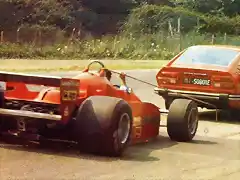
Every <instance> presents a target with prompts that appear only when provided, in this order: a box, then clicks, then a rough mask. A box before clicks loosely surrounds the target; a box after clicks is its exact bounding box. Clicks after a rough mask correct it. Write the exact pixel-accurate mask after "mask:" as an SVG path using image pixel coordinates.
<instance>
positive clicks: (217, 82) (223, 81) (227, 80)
mask: <svg viewBox="0 0 240 180" xmlns="http://www.w3.org/2000/svg"><path fill="white" fill-rule="evenodd" d="M212 85H213V87H215V88H222V89H233V88H234V87H235V86H234V82H233V80H232V78H231V77H228V76H227V77H213V78H212Z"/></svg>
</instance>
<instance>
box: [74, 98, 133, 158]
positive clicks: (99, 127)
mask: <svg viewBox="0 0 240 180" xmlns="http://www.w3.org/2000/svg"><path fill="white" fill-rule="evenodd" d="M132 119H133V118H132V110H131V107H130V106H129V105H128V103H127V102H126V101H124V100H122V99H118V98H113V97H107V96H92V97H89V98H88V99H86V100H85V101H84V102H83V103H82V105H81V106H80V107H79V110H78V114H77V117H76V124H75V127H74V128H75V133H74V134H75V137H76V140H77V142H78V143H79V145H80V149H81V150H83V151H84V152H88V153H94V154H98V155H104V156H114V157H118V156H121V155H122V153H123V152H124V151H125V149H126V148H127V146H128V143H129V140H130V135H131V131H132Z"/></svg>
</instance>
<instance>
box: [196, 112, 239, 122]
mask: <svg viewBox="0 0 240 180" xmlns="http://www.w3.org/2000/svg"><path fill="white" fill-rule="evenodd" d="M199 118H200V120H201V121H210V122H218V123H228V124H240V115H239V116H231V114H230V113H229V112H228V111H219V112H218V121H216V110H212V111H205V112H200V113H199Z"/></svg>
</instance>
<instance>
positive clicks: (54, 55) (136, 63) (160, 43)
mask: <svg viewBox="0 0 240 180" xmlns="http://www.w3.org/2000/svg"><path fill="white" fill-rule="evenodd" d="M212 40H214V42H212ZM212 43H214V44H228V45H240V37H237V36H236V37H235V36H225V37H224V36H223V35H217V37H216V38H214V39H212V36H211V35H209V34H199V33H196V32H191V33H188V34H185V35H183V36H182V37H181V38H179V36H178V35H177V34H175V35H174V36H167V35H166V34H165V35H164V34H162V33H161V32H159V33H157V34H144V35H141V36H136V35H134V36H133V35H131V34H128V35H124V34H121V35H117V36H112V37H103V38H102V39H91V38H88V39H86V40H82V41H75V42H73V43H70V44H67V43H66V44H55V45H51V46H50V45H49V46H42V47H39V46H36V45H32V44H7V43H4V44H0V57H2V60H1V65H0V70H2V71H22V72H26V71H73V70H81V69H83V68H84V67H85V66H86V65H87V64H88V63H89V60H90V59H99V60H102V61H103V62H104V63H105V64H106V65H107V67H109V68H111V69H126V70H127V69H159V68H161V67H162V66H163V65H164V64H166V63H167V61H166V60H169V59H171V58H172V57H174V56H175V55H176V54H177V53H179V51H180V50H182V49H185V48H187V47H189V46H192V45H199V44H212ZM3 57H4V58H5V59H4V58H3ZM85 59H87V60H85ZM162 59H166V60H165V61H164V60H162Z"/></svg>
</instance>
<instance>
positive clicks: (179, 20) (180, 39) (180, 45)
mask: <svg viewBox="0 0 240 180" xmlns="http://www.w3.org/2000/svg"><path fill="white" fill-rule="evenodd" d="M178 34H179V52H181V51H182V36H181V18H180V17H179V18H178Z"/></svg>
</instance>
